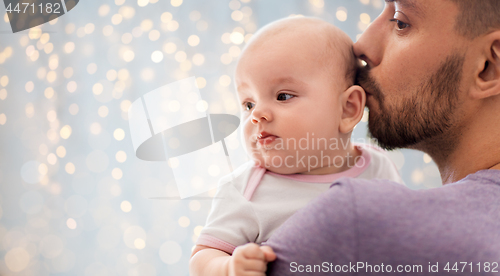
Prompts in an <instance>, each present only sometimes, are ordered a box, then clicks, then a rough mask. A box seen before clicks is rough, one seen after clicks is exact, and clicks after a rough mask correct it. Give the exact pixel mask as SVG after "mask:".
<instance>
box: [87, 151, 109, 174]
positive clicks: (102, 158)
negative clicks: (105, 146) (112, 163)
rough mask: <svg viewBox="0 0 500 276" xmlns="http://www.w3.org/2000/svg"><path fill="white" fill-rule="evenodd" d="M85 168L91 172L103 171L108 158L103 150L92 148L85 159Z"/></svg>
mask: <svg viewBox="0 0 500 276" xmlns="http://www.w3.org/2000/svg"><path fill="white" fill-rule="evenodd" d="M85 163H86V164H87V168H89V170H90V171H92V172H97V173H99V172H103V171H105V170H106V169H107V168H108V165H109V159H108V156H107V155H106V153H105V152H104V151H101V150H94V151H92V152H91V153H89V154H88V155H87V158H86V159H85Z"/></svg>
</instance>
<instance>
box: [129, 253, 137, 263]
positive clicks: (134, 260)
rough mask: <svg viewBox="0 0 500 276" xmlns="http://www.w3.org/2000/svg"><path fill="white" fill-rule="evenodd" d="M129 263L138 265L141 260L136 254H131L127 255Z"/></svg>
mask: <svg viewBox="0 0 500 276" xmlns="http://www.w3.org/2000/svg"><path fill="white" fill-rule="evenodd" d="M127 261H128V262H129V263H131V264H136V263H137V262H138V261H139V259H138V258H137V256H136V255H135V254H132V253H129V254H127Z"/></svg>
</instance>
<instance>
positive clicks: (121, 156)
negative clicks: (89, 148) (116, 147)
mask: <svg viewBox="0 0 500 276" xmlns="http://www.w3.org/2000/svg"><path fill="white" fill-rule="evenodd" d="M115 158H116V161H118V162H119V163H123V162H125V161H126V160H127V154H126V153H125V152H124V151H123V150H120V151H118V152H117V153H116V155H115Z"/></svg>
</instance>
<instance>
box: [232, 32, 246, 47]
mask: <svg viewBox="0 0 500 276" xmlns="http://www.w3.org/2000/svg"><path fill="white" fill-rule="evenodd" d="M229 39H230V40H231V42H232V43H234V44H241V43H243V41H244V40H245V37H244V36H243V34H242V33H240V32H233V33H231V35H230V36H229Z"/></svg>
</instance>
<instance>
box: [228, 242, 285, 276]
mask: <svg viewBox="0 0 500 276" xmlns="http://www.w3.org/2000/svg"><path fill="white" fill-rule="evenodd" d="M275 259H276V254H274V252H273V249H272V248H271V247H269V246H258V245H257V244H255V243H247V244H245V245H242V246H238V247H236V249H235V250H234V252H233V255H232V256H231V258H230V260H229V263H228V266H229V267H228V272H229V276H247V275H248V276H265V275H266V269H267V263H268V262H272V261H274V260H275Z"/></svg>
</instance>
